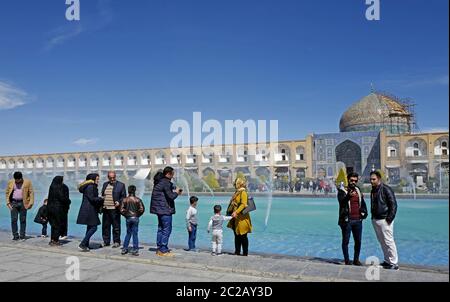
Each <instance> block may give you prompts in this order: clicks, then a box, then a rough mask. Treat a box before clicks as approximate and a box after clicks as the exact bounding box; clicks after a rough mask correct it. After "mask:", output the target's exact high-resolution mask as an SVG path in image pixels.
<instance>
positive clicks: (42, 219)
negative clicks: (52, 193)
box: [34, 199, 48, 238]
mask: <svg viewBox="0 0 450 302" xmlns="http://www.w3.org/2000/svg"><path fill="white" fill-rule="evenodd" d="M47 202H48V199H46V200H44V204H43V205H42V206H41V207H40V208H39V210H38V212H37V214H36V217H35V218H34V222H36V223H39V224H42V233H41V237H42V238H47V224H48V212H47Z"/></svg>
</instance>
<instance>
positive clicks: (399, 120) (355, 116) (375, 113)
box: [339, 93, 411, 133]
mask: <svg viewBox="0 0 450 302" xmlns="http://www.w3.org/2000/svg"><path fill="white" fill-rule="evenodd" d="M410 117H411V114H410V112H408V110H407V109H406V108H405V106H404V105H402V104H400V103H399V102H398V101H395V100H394V99H392V98H391V97H389V96H385V95H382V94H378V93H371V94H369V95H368V96H366V97H364V98H362V99H361V100H360V101H358V102H356V103H354V104H353V105H352V106H350V108H349V109H348V110H347V111H346V112H344V114H343V115H342V117H341V120H340V122H339V128H340V131H341V132H351V131H380V130H381V129H385V130H386V131H387V132H388V133H406V132H409V129H410V127H409V126H410V125H409V119H410Z"/></svg>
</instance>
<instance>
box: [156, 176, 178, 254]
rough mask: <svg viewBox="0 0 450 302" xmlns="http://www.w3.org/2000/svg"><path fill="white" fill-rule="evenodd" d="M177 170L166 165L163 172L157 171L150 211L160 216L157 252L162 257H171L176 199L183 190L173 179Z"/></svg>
mask: <svg viewBox="0 0 450 302" xmlns="http://www.w3.org/2000/svg"><path fill="white" fill-rule="evenodd" d="M174 176H175V171H174V169H173V168H172V167H166V168H164V170H163V171H162V172H158V173H156V175H155V177H154V179H153V180H154V186H153V192H152V198H151V204H150V213H152V214H155V215H157V216H158V234H157V237H156V243H157V246H158V248H157V251H156V254H157V255H158V256H162V257H171V256H173V254H172V253H171V252H170V250H169V247H168V245H169V238H170V234H171V233H172V215H173V214H175V199H176V198H177V197H178V196H179V195H180V194H181V192H182V191H183V190H181V189H180V188H175V186H174V184H173V183H172V179H173V177H174Z"/></svg>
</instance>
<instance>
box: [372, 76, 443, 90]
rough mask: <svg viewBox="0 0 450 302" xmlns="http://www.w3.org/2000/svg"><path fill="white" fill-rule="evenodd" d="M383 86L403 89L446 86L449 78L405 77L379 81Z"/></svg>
mask: <svg viewBox="0 0 450 302" xmlns="http://www.w3.org/2000/svg"><path fill="white" fill-rule="evenodd" d="M380 83H382V84H383V85H386V84H387V85H395V86H401V87H404V88H414V87H428V86H448V85H449V76H448V75H441V76H434V77H418V76H414V77H411V76H405V77H404V78H403V79H391V80H384V81H380Z"/></svg>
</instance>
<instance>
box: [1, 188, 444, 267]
mask: <svg viewBox="0 0 450 302" xmlns="http://www.w3.org/2000/svg"><path fill="white" fill-rule="evenodd" d="M80 197H81V196H80V195H79V194H76V195H75V193H74V194H73V195H72V203H73V204H72V207H71V210H70V214H69V215H70V218H69V219H70V221H69V223H70V224H69V235H73V236H82V235H83V234H84V232H85V227H84V226H79V225H76V224H75V221H76V217H77V215H78V210H79V207H80V199H81V198H80ZM227 200H228V198H224V197H200V202H199V207H198V210H199V222H200V226H199V230H198V234H197V238H198V239H197V246H198V247H199V248H209V246H210V243H209V241H210V240H209V235H208V233H207V232H206V227H207V223H208V221H209V218H210V217H211V215H212V208H213V206H214V205H215V204H221V205H222V207H223V208H226V206H227V204H228V201H227ZM144 201H145V205H146V213H145V215H144V216H143V218H142V219H141V224H140V230H139V235H140V240H141V241H143V242H147V243H154V242H155V240H156V229H157V221H156V216H154V215H151V214H150V213H149V212H148V208H149V203H150V197H149V196H147V195H146V196H145V197H144ZM255 201H256V203H257V207H258V209H257V210H256V211H255V212H252V213H251V216H252V221H253V226H254V231H253V233H252V234H250V235H249V239H250V252H252V251H253V252H263V253H275V254H285V255H294V256H313V257H322V258H338V259H341V258H342V252H341V247H340V241H341V233H340V228H339V226H338V225H337V210H338V205H337V201H336V200H335V199H332V198H323V199H320V198H314V199H308V198H275V197H274V198H273V202H272V208H271V213H270V218H269V220H268V225H267V227H265V223H264V222H265V218H266V212H267V206H268V204H269V200H268V198H267V197H257V198H256V200H255ZM398 203H399V209H398V214H397V219H396V222H395V237H396V243H397V247H398V252H399V258H400V262H401V263H409V264H418V265H436V266H442V265H445V266H448V257H449V233H448V229H449V202H448V200H399V202H398ZM188 204H189V202H188V199H187V197H180V198H179V199H178V200H177V213H176V215H175V216H174V227H173V233H172V236H171V240H170V243H171V244H174V245H187V231H186V229H185V221H184V216H185V211H186V209H187V207H188ZM37 208H38V207H35V208H33V210H32V211H31V213H29V216H28V220H27V221H28V227H27V232H28V233H29V234H31V233H36V234H37V233H39V232H40V225H37V224H36V223H34V222H33V219H34V216H35V213H36V212H37ZM0 228H1V229H3V230H8V231H9V230H10V218H9V212H8V210H7V208H6V206H5V205H2V206H1V207H0ZM363 228H364V229H363V244H362V251H361V259H365V258H366V257H368V256H378V257H379V258H380V259H382V252H381V248H380V247H379V244H378V242H377V240H376V237H375V233H374V231H373V228H372V225H371V223H370V220H366V221H364V227H363ZM123 230H125V226H124V222H123ZM123 237H124V231H122V240H123ZM94 239H95V240H101V231H100V230H99V231H97V233H96V234H95V236H94ZM352 242H353V241H351V243H350V251H351V252H350V254H352V250H353V245H352V244H353V243H352ZM224 248H225V249H226V250H230V251H232V250H234V247H233V233H232V232H231V230H229V229H226V230H225V234H224Z"/></svg>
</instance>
